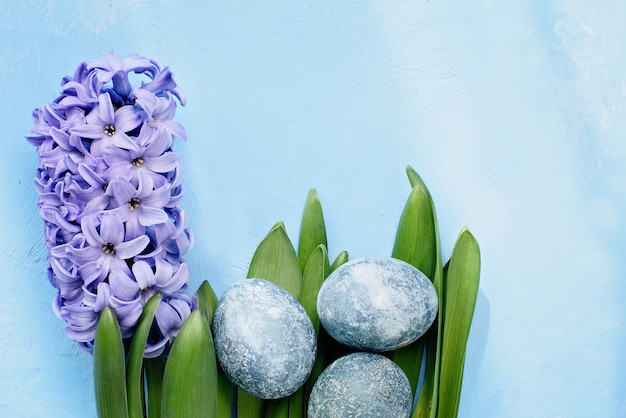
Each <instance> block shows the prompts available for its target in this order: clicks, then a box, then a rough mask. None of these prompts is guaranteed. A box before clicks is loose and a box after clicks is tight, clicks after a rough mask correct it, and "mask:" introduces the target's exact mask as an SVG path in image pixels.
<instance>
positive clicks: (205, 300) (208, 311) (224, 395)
mask: <svg viewBox="0 0 626 418" xmlns="http://www.w3.org/2000/svg"><path fill="white" fill-rule="evenodd" d="M196 298H197V300H198V309H200V311H201V312H202V313H203V314H204V317H205V319H206V320H207V323H208V324H209V328H210V327H211V324H212V323H213V316H214V314H215V309H216V308H217V302H218V300H217V296H216V295H215V292H214V291H213V288H212V287H211V284H210V283H209V282H208V281H207V280H205V281H203V282H202V284H201V285H200V287H199V288H198V291H197V292H196ZM216 367H217V388H216V390H217V412H216V415H215V417H216V418H231V416H232V413H233V401H234V395H235V386H234V385H233V384H232V382H231V381H230V380H228V378H227V377H226V374H224V371H223V370H222V368H221V367H220V365H219V364H217V365H216Z"/></svg>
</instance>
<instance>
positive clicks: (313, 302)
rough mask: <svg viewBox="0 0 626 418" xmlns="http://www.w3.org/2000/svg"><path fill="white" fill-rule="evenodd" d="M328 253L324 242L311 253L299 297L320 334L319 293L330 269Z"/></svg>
mask: <svg viewBox="0 0 626 418" xmlns="http://www.w3.org/2000/svg"><path fill="white" fill-rule="evenodd" d="M327 254H328V253H327V252H326V247H325V246H324V245H323V244H320V245H319V246H318V247H317V248H316V249H315V251H314V252H313V253H312V254H311V256H310V257H309V261H308V262H307V264H306V267H305V268H304V274H303V278H302V290H301V291H300V296H299V297H298V301H299V302H300V304H301V305H302V307H303V308H304V310H305V311H306V313H307V314H308V315H309V318H310V319H311V322H312V323H313V328H315V332H316V333H317V334H319V328H320V319H319V316H318V314H317V295H318V293H319V291H320V288H321V287H322V284H324V280H325V279H326V276H328V272H329V270H330V265H329V264H328V255H327Z"/></svg>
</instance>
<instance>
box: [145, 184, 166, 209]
mask: <svg viewBox="0 0 626 418" xmlns="http://www.w3.org/2000/svg"><path fill="white" fill-rule="evenodd" d="M151 181H152V180H151ZM169 201H170V185H169V184H167V183H166V184H165V185H164V186H162V187H159V188H158V189H155V190H153V191H152V193H150V194H147V195H146V194H143V193H142V198H141V203H142V205H145V206H150V207H152V208H163V207H166V206H167V204H168V203H169Z"/></svg>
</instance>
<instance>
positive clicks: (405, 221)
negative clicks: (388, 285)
mask: <svg viewBox="0 0 626 418" xmlns="http://www.w3.org/2000/svg"><path fill="white" fill-rule="evenodd" d="M433 210H434V208H433V204H432V201H431V199H430V194H429V193H428V191H427V190H426V189H424V188H423V187H422V186H420V185H416V186H414V187H413V189H412V190H411V194H410V195H409V197H408V199H407V202H406V204H405V206H404V210H403V211H402V214H401V216H400V222H399V225H398V229H397V233H396V239H395V242H394V246H393V251H392V253H391V256H392V257H394V258H397V259H399V260H402V261H406V262H407V263H409V264H411V265H413V266H414V267H415V268H417V269H418V270H420V271H421V272H422V273H424V274H425V275H426V276H428V278H430V280H433V279H434V273H435V265H436V257H437V239H436V234H437V228H436V226H435V222H436V219H435V216H434V211H433Z"/></svg>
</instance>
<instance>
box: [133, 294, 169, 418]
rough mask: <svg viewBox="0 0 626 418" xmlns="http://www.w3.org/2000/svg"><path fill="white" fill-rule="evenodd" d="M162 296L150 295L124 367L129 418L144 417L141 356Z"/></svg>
mask: <svg viewBox="0 0 626 418" xmlns="http://www.w3.org/2000/svg"><path fill="white" fill-rule="evenodd" d="M161 299H162V296H161V294H160V293H155V294H154V295H152V297H151V298H150V300H148V302H147V303H146V305H145V306H144V308H143V312H142V313H141V317H140V318H139V322H138V325H137V328H136V329H135V334H134V335H133V339H132V341H131V343H130V349H129V351H128V366H127V367H126V386H127V389H126V390H127V394H128V416H129V417H130V418H143V417H144V409H145V407H144V390H143V387H144V385H143V383H144V382H143V374H142V367H143V354H144V351H145V348H146V343H147V341H148V334H149V333H150V328H151V327H152V321H153V320H154V315H155V314H156V311H157V308H158V307H159V303H160V302H161Z"/></svg>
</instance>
